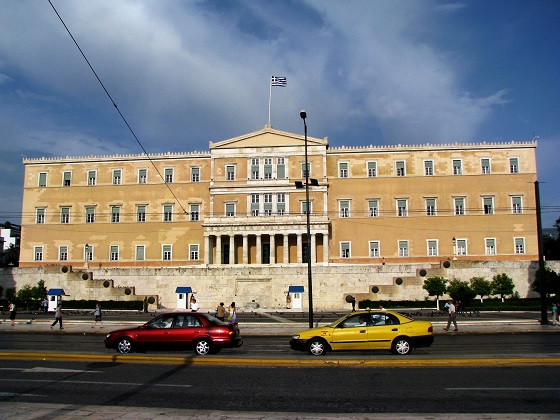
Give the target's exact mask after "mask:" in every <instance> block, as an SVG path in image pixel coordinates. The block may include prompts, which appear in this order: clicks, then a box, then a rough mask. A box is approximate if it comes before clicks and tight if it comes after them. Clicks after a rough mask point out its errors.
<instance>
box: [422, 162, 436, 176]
mask: <svg viewBox="0 0 560 420" xmlns="http://www.w3.org/2000/svg"><path fill="white" fill-rule="evenodd" d="M433 174H434V161H433V160H425V161H424V175H427V176H430V175H433Z"/></svg>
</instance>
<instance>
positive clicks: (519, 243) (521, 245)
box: [515, 238, 525, 254]
mask: <svg viewBox="0 0 560 420" xmlns="http://www.w3.org/2000/svg"><path fill="white" fill-rule="evenodd" d="M515 253H516V254H525V238H515Z"/></svg>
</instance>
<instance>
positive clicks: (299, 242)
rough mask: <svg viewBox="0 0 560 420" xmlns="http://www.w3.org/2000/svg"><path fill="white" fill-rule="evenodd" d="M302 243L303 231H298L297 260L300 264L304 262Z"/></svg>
mask: <svg viewBox="0 0 560 420" xmlns="http://www.w3.org/2000/svg"><path fill="white" fill-rule="evenodd" d="M302 244H303V241H302V237H301V233H298V234H297V262H298V263H300V264H301V263H302V262H303V258H302V257H303V253H302V249H303V246H302Z"/></svg>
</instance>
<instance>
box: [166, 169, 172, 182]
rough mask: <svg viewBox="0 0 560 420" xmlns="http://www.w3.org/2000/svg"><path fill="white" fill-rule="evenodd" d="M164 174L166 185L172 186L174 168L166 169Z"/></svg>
mask: <svg viewBox="0 0 560 420" xmlns="http://www.w3.org/2000/svg"><path fill="white" fill-rule="evenodd" d="M164 174H165V175H164V176H165V183H166V184H171V183H172V182H173V168H165V171H164Z"/></svg>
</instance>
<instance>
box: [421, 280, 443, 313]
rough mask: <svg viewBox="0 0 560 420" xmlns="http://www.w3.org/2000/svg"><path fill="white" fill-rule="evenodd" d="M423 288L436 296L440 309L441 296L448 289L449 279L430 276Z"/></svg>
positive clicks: (430, 294)
mask: <svg viewBox="0 0 560 420" xmlns="http://www.w3.org/2000/svg"><path fill="white" fill-rule="evenodd" d="M422 288H423V289H424V290H425V291H427V292H428V295H429V296H436V306H437V309H438V311H439V297H440V296H441V295H443V294H444V293H445V290H446V289H447V280H446V279H444V278H443V277H428V278H427V279H426V280H424V285H423V286H422Z"/></svg>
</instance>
